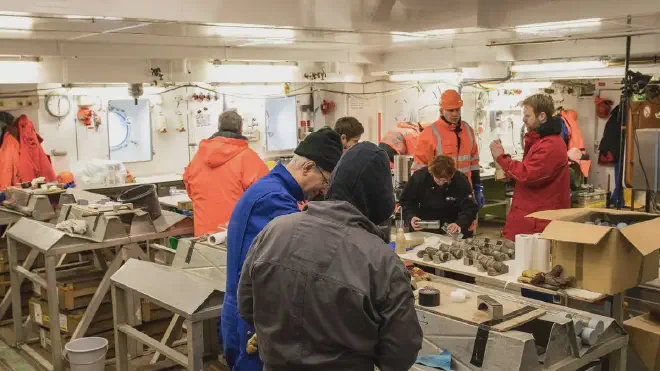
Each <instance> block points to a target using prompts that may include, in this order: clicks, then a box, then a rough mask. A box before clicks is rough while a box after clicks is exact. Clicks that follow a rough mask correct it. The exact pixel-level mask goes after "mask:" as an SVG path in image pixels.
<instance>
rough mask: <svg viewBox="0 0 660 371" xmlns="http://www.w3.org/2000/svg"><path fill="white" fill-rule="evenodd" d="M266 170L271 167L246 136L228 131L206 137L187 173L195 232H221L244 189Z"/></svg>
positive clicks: (187, 187)
mask: <svg viewBox="0 0 660 371" xmlns="http://www.w3.org/2000/svg"><path fill="white" fill-rule="evenodd" d="M266 174H268V167H266V164H265V163H264V162H263V160H262V159H261V158H259V155H257V153H256V152H254V151H253V150H252V149H250V148H249V147H248V141H247V139H245V137H242V136H240V135H238V134H234V133H230V132H226V131H225V132H220V133H217V134H216V135H214V137H212V138H211V139H204V140H202V141H201V142H200V144H199V150H198V151H197V154H195V157H194V158H193V159H192V161H191V162H190V164H189V165H188V167H187V168H186V171H185V173H184V174H183V182H184V184H185V186H186V190H187V191H188V196H190V199H191V200H192V202H193V213H194V215H195V217H194V221H195V236H199V235H201V234H206V233H215V232H218V231H219V230H220V229H219V227H218V226H222V225H225V224H226V223H227V222H228V221H229V217H230V216H231V213H232V211H233V210H234V206H235V205H236V202H238V199H239V198H241V196H242V195H243V192H245V190H246V189H247V188H248V187H249V186H251V185H252V184H253V183H254V182H256V181H257V180H258V179H259V178H261V177H263V176H264V175H266Z"/></svg>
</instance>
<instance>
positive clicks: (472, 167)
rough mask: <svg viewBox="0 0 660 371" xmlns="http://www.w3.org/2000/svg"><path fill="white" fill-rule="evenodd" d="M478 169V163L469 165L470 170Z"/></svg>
mask: <svg viewBox="0 0 660 371" xmlns="http://www.w3.org/2000/svg"><path fill="white" fill-rule="evenodd" d="M474 170H479V165H473V166H470V171H474Z"/></svg>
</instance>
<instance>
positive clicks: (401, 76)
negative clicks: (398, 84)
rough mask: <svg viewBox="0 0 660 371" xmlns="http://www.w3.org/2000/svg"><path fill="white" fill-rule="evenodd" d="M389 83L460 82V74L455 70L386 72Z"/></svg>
mask: <svg viewBox="0 0 660 371" xmlns="http://www.w3.org/2000/svg"><path fill="white" fill-rule="evenodd" d="M388 75H389V76H390V81H437V80H460V78H461V75H462V74H461V72H459V71H457V70H453V71H452V70H440V71H434V70H431V71H412V72H388Z"/></svg>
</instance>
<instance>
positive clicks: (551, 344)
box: [411, 277, 628, 371]
mask: <svg viewBox="0 0 660 371" xmlns="http://www.w3.org/2000/svg"><path fill="white" fill-rule="evenodd" d="M431 284H432V285H441V286H444V287H445V289H444V291H443V290H442V289H441V291H442V292H443V294H442V297H441V300H440V303H441V304H440V307H434V308H426V307H422V306H419V305H418V306H417V307H416V309H417V317H418V318H419V320H420V324H421V325H422V330H423V333H424V342H423V344H422V350H421V351H420V355H425V354H438V353H439V352H440V351H441V349H443V348H444V349H447V350H448V351H449V352H450V353H451V355H452V370H458V371H463V370H470V371H476V370H479V371H486V370H488V371H518V370H520V371H523V370H524V371H550V370H552V371H559V370H561V371H569V370H571V371H574V370H579V369H581V367H584V366H585V365H588V364H590V363H591V362H594V361H597V360H598V359H600V358H601V357H606V356H609V357H610V358H618V357H622V363H621V365H620V367H619V368H614V369H613V368H610V370H615V369H616V370H625V369H626V352H627V344H628V335H627V334H626V333H625V331H624V330H623V327H622V326H621V325H619V324H618V323H617V322H616V321H614V320H613V319H611V318H607V317H602V316H598V315H594V314H591V313H586V312H583V311H579V310H574V309H569V308H565V307H563V306H559V305H555V304H548V303H544V302H540V301H536V300H533V299H527V298H522V297H519V296H516V295H512V294H507V293H503V292H501V291H498V290H493V289H488V288H484V287H480V286H477V285H473V284H468V283H463V282H458V281H454V280H451V279H448V278H442V277H432V283H431ZM431 287H437V286H431ZM454 288H462V289H465V290H468V291H470V292H471V293H472V296H473V297H474V296H478V295H488V296H490V297H491V298H493V299H496V300H498V301H499V302H509V303H515V304H517V305H519V306H525V307H527V306H532V307H534V308H537V309H540V310H542V311H544V313H543V314H542V315H540V316H538V317H537V318H535V319H532V320H529V321H526V322H521V323H520V324H517V325H514V326H512V327H511V328H510V329H509V330H506V331H496V330H493V325H487V324H486V323H481V322H480V321H476V323H475V322H474V321H472V320H473V319H474V317H470V316H471V315H470V314H467V315H465V316H463V317H465V318H467V319H468V320H466V319H465V318H458V317H457V316H456V310H452V309H450V308H451V306H452V305H459V306H460V305H462V304H455V303H450V300H449V298H448V297H447V296H446V293H448V291H449V290H452V289H454ZM443 308H444V309H443ZM469 309H472V308H466V311H468V310H469ZM475 309H476V308H475ZM565 313H570V314H571V315H572V316H573V318H578V319H581V320H584V321H588V320H589V319H592V318H595V319H598V320H601V321H603V322H604V325H605V326H604V329H605V330H604V332H603V334H602V335H601V336H600V338H599V340H598V341H597V343H596V344H594V345H592V346H583V347H579V346H578V344H576V342H575V330H574V326H573V322H572V320H570V319H567V318H566V317H565ZM515 319H516V317H511V319H509V321H514V322H515ZM480 331H481V332H482V334H481V337H480V336H479V332H480ZM484 331H485V333H486V334H487V335H486V336H483V333H484ZM479 338H481V342H482V343H481V344H480V346H479V347H478V346H477V344H478V343H479V341H480V339H479ZM478 352H481V353H480V354H479V357H477V358H475V354H476V353H478ZM477 359H478V360H479V362H475V360H477ZM475 364H476V365H475ZM479 364H481V365H480V366H479ZM411 370H415V371H422V370H424V371H426V370H432V368H428V367H424V366H420V365H415V366H413V367H412V368H411Z"/></svg>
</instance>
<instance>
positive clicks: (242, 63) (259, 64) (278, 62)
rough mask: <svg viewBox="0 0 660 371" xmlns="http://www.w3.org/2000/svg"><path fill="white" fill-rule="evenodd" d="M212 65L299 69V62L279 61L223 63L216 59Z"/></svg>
mask: <svg viewBox="0 0 660 371" xmlns="http://www.w3.org/2000/svg"><path fill="white" fill-rule="evenodd" d="M211 64H213V65H214V66H290V67H297V66H298V63H297V62H288V61H277V62H268V61H221V60H219V59H214V60H212V61H211Z"/></svg>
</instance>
